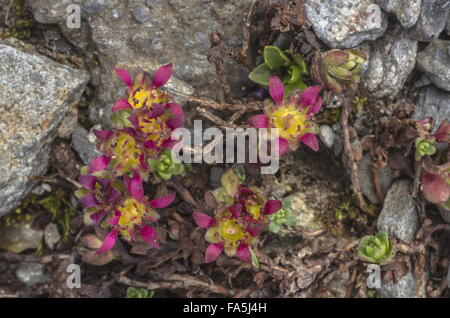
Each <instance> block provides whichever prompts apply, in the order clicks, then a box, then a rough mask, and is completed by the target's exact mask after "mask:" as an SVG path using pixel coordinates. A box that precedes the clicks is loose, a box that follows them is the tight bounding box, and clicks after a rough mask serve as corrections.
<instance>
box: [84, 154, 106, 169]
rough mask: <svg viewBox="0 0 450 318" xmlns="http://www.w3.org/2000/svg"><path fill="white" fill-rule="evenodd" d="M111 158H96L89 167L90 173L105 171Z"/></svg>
mask: <svg viewBox="0 0 450 318" xmlns="http://www.w3.org/2000/svg"><path fill="white" fill-rule="evenodd" d="M109 160H110V158H108V157H106V156H103V155H102V156H98V157H96V158H94V159H93V160H92V162H91V164H90V165H89V173H94V172H97V171H101V170H103V169H105V168H106V167H107V166H108V164H109Z"/></svg>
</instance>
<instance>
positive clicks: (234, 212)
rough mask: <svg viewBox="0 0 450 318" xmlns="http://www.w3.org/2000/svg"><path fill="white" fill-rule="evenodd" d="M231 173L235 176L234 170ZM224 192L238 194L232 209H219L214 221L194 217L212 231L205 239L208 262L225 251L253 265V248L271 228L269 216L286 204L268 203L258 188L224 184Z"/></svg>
mask: <svg viewBox="0 0 450 318" xmlns="http://www.w3.org/2000/svg"><path fill="white" fill-rule="evenodd" d="M227 173H228V174H229V175H232V174H233V172H232V170H229V171H228V172H227ZM222 180H223V181H224V179H223V178H222ZM231 187H233V188H234V189H231ZM224 188H227V189H228V191H227V192H229V193H235V195H234V198H233V199H234V202H233V204H232V205H230V206H226V207H221V208H219V209H218V210H217V211H216V213H215V216H214V217H211V216H208V215H206V214H204V213H199V212H194V213H193V218H194V221H195V223H196V224H197V225H198V226H199V227H201V228H206V229H208V230H207V231H206V234H205V239H206V241H207V242H209V243H210V245H209V246H208V248H207V249H206V253H205V262H207V263H209V262H212V261H214V260H215V259H216V258H217V257H218V256H219V255H220V253H221V252H222V251H224V252H225V254H226V255H227V256H229V257H233V256H237V257H239V258H240V259H241V260H243V261H244V262H246V263H252V257H251V249H250V248H251V246H252V245H254V244H255V243H256V241H257V237H258V235H259V233H260V231H261V229H262V228H264V227H266V226H268V225H269V223H270V219H269V215H271V214H274V213H276V212H277V211H279V210H280V209H281V207H282V203H281V201H279V200H267V199H266V198H265V196H264V195H263V193H262V192H261V191H260V190H259V189H258V188H245V187H244V186H243V185H241V184H235V183H233V185H232V186H230V185H229V184H224Z"/></svg>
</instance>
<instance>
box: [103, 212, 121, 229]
mask: <svg viewBox="0 0 450 318" xmlns="http://www.w3.org/2000/svg"><path fill="white" fill-rule="evenodd" d="M121 215H122V213H121V212H120V211H116V212H115V213H114V216H112V217H110V218H109V219H108V220H107V221H106V222H108V224H110V225H113V226H115V225H117V224H118V223H119V219H120V216H121Z"/></svg>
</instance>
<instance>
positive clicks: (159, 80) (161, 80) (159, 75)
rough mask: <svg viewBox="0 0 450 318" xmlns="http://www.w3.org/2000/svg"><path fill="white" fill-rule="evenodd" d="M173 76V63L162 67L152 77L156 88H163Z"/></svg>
mask: <svg viewBox="0 0 450 318" xmlns="http://www.w3.org/2000/svg"><path fill="white" fill-rule="evenodd" d="M170 76H172V63H170V64H167V65H164V66H161V67H160V68H159V69H157V70H156V72H155V74H153V77H152V84H153V86H155V87H161V86H163V85H164V84H166V83H167V82H168V81H169V78H170Z"/></svg>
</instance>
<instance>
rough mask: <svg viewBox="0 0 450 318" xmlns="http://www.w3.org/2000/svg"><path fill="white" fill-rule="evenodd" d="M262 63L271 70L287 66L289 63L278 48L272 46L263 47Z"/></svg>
mask: <svg viewBox="0 0 450 318" xmlns="http://www.w3.org/2000/svg"><path fill="white" fill-rule="evenodd" d="M264 62H265V63H266V64H267V66H268V67H269V68H270V69H272V70H273V69H276V68H279V67H281V66H288V65H289V64H290V63H291V61H290V60H289V58H288V57H287V56H286V55H285V54H284V53H283V52H282V51H281V50H280V48H278V47H276V46H272V45H267V46H265V47H264Z"/></svg>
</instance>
